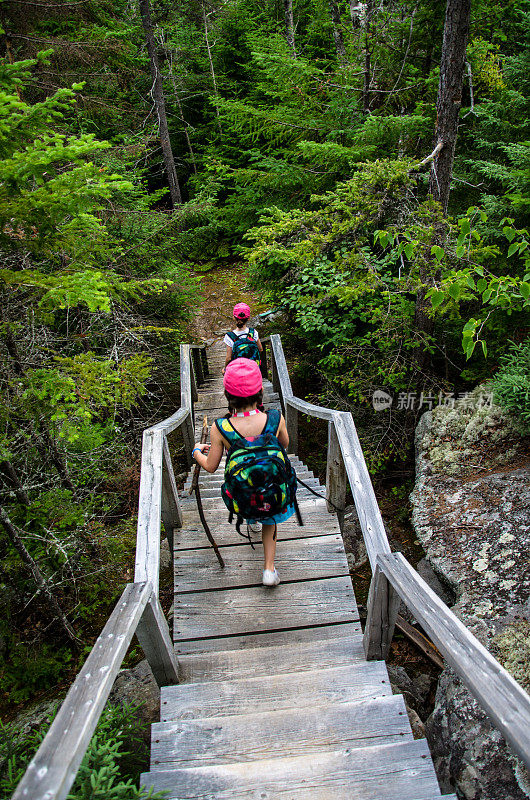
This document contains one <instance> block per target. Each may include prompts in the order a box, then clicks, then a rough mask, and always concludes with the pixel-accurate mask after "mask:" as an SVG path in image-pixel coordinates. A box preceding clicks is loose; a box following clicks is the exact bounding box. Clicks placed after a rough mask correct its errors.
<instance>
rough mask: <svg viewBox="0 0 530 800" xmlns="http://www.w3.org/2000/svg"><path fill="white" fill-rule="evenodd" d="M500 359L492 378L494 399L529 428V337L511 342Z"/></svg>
mask: <svg viewBox="0 0 530 800" xmlns="http://www.w3.org/2000/svg"><path fill="white" fill-rule="evenodd" d="M500 361H501V365H500V368H499V371H498V372H497V373H496V375H495V377H494V379H493V391H494V394H495V400H496V402H497V403H499V405H501V406H504V408H508V409H509V410H510V411H511V412H512V413H513V414H514V416H515V417H520V418H521V419H522V420H524V423H525V426H526V428H527V429H528V430H530V339H527V340H526V341H525V342H521V343H520V344H514V343H512V344H511V346H510V349H509V350H508V352H507V353H505V354H504V355H503V356H502V357H501V360H500Z"/></svg>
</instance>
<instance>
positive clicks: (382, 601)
mask: <svg viewBox="0 0 530 800" xmlns="http://www.w3.org/2000/svg"><path fill="white" fill-rule="evenodd" d="M400 603H401V600H400V597H399V595H398V593H397V592H396V590H395V589H394V587H393V586H392V584H390V583H389V582H388V579H387V578H386V577H385V575H384V574H383V573H382V572H381V569H380V567H379V566H376V568H375V575H374V576H373V578H372V581H371V583H370V591H369V594H368V603H367V615H366V626H365V629H364V651H365V653H366V658H367V659H368V660H371V659H381V658H382V659H383V660H386V659H387V658H388V654H389V652H390V645H391V644H392V637H393V636H394V628H395V626H396V619H397V615H398V611H399V606H400Z"/></svg>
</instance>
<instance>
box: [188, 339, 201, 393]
mask: <svg viewBox="0 0 530 800" xmlns="http://www.w3.org/2000/svg"><path fill="white" fill-rule="evenodd" d="M191 357H192V359H193V369H194V372H195V383H196V385H197V386H201V385H202V384H203V383H204V373H203V370H202V359H201V350H200V349H199V348H198V347H193V348H192V351H191ZM196 399H197V398H196Z"/></svg>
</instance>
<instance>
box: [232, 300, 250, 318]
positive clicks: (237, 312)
mask: <svg viewBox="0 0 530 800" xmlns="http://www.w3.org/2000/svg"><path fill="white" fill-rule="evenodd" d="M234 317H235V319H248V318H249V317H250V306H247V304H246V303H237V305H235V306H234Z"/></svg>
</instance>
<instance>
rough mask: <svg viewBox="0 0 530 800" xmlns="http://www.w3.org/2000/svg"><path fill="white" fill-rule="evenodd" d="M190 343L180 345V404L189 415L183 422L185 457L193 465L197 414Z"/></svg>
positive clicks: (189, 464)
mask: <svg viewBox="0 0 530 800" xmlns="http://www.w3.org/2000/svg"><path fill="white" fill-rule="evenodd" d="M190 349H191V348H190V346H189V344H181V345H180V405H181V406H183V407H184V408H187V409H188V411H189V416H188V417H187V419H186V420H185V421H184V422H183V425H182V436H183V438H184V450H185V453H184V455H185V458H186V462H187V464H188V466H189V467H191V466H192V465H193V458H192V456H191V451H192V449H193V445H194V444H195V415H194V409H193V389H192V386H193V384H192V375H193V371H192V367H191V358H190Z"/></svg>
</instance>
